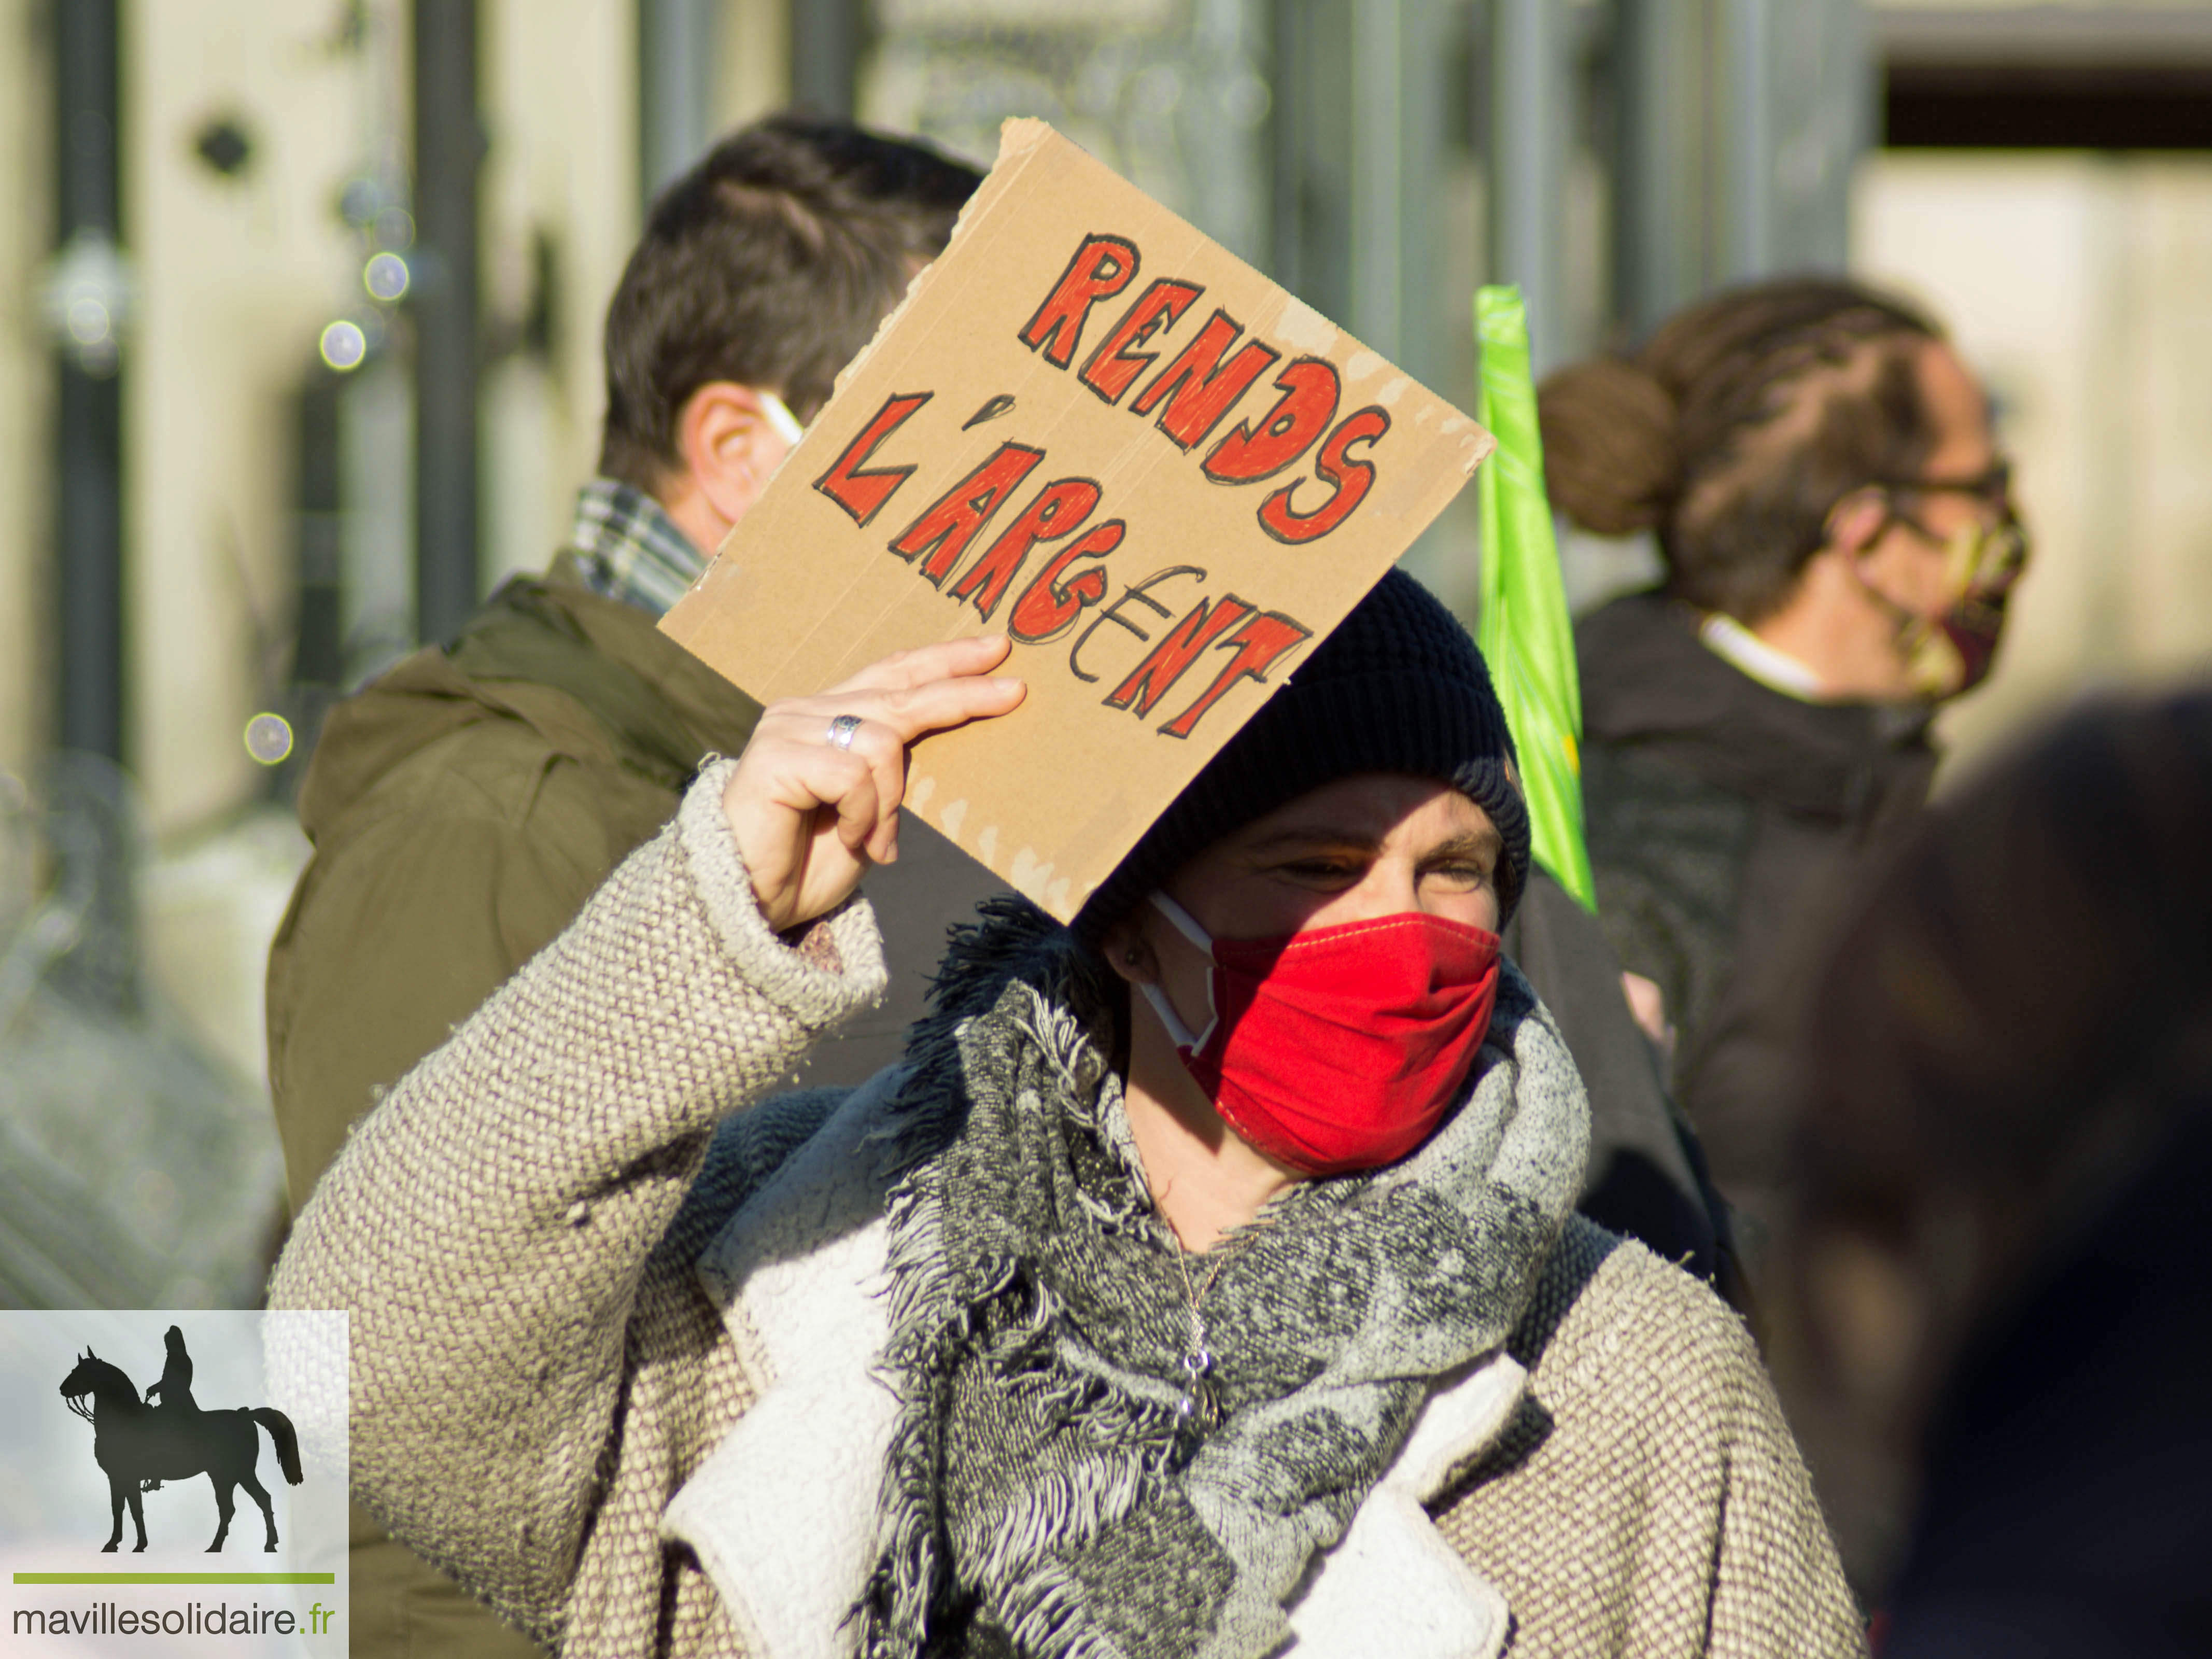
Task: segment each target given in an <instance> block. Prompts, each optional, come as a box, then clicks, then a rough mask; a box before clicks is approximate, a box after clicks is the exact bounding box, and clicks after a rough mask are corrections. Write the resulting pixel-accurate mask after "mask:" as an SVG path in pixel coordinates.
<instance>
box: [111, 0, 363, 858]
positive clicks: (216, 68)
mask: <svg viewBox="0 0 2212 1659" xmlns="http://www.w3.org/2000/svg"><path fill="white" fill-rule="evenodd" d="M369 10H370V14H371V18H372V25H371V27H372V31H373V33H374V32H379V31H382V32H386V36H385V38H384V39H383V40H373V41H372V44H371V46H370V48H369V51H370V53H371V54H372V55H373V54H374V52H376V51H377V50H379V49H380V46H381V45H384V44H387V43H388V30H389V28H390V27H391V24H392V17H393V14H394V11H395V8H394V7H393V6H392V4H391V3H389V0H386V3H384V4H381V5H374V4H373V5H372V6H371V7H370V8H369ZM336 16H337V8H336V7H325V6H288V5H283V4H281V3H279V4H271V3H270V0H194V3H193V4H191V5H188V6H179V5H169V4H163V3H159V0H141V3H138V4H135V5H131V6H128V7H126V8H125V17H124V40H123V82H124V85H123V99H124V108H125V131H124V138H125V150H124V174H125V191H126V198H125V231H126V236H127V240H128V246H129V248H130V251H131V256H132V259H133V263H134V265H135V268H136V271H137V282H138V290H139V308H138V313H137V322H136V325H135V327H134V330H133V333H132V337H131V340H130V341H129V343H127V345H126V348H125V353H126V355H125V373H126V374H128V376H129V379H128V381H127V382H126V392H125V400H126V401H125V478H126V486H125V487H126V497H125V509H124V511H125V587H126V595H127V599H126V603H127V607H128V609H127V611H126V616H125V628H126V649H127V651H128V653H129V658H130V664H131V671H130V678H131V703H130V732H131V736H130V738H129V743H130V757H131V763H132V767H133V769H134V770H135V771H136V772H137V776H138V779H139V782H140V785H141V787H143V791H144V793H145V799H146V802H147V805H148V808H149V813H150V816H151V818H152V822H153V827H154V829H155V833H156V834H157V835H160V836H173V835H174V834H176V833H178V832H180V831H186V830H190V829H193V828H196V827H197V826H200V825H203V824H205V823H209V822H210V821H211V820H213V819H215V818H217V817H221V816H222V814H224V813H226V812H227V811H229V810H231V809H232V808H234V806H236V805H238V804H239V803H240V801H242V800H243V799H246V797H247V796H248V795H249V794H250V793H251V792H252V789H253V787H254V786H255V782H256V777H257V769H256V768H255V766H254V763H253V762H252V758H251V757H249V756H248V755H247V754H246V749H245V745H244V744H243V742H242V741H241V738H240V733H241V732H242V730H243V728H244V726H245V724H246V720H247V719H248V717H249V716H251V715H252V714H253V713H254V711H255V710H256V708H260V707H264V706H266V703H267V701H268V699H269V698H270V696H272V695H273V693H274V690H275V689H276V684H277V681H276V676H278V675H280V674H281V673H282V672H283V666H284V665H283V658H282V655H281V651H282V647H283V641H284V640H285V639H286V637H287V636H288V635H289V630H290V623H291V605H292V599H291V592H290V583H289V542H288V526H287V525H286V522H285V513H284V507H285V502H286V499H287V492H288V488H289V484H288V474H289V421H290V417H289V407H288V398H289V393H290V392H291V391H292V389H293V388H294V387H295V386H297V385H298V384H299V382H300V380H301V379H302V377H303V376H305V375H306V374H308V373H310V372H315V373H320V372H322V371H321V370H319V369H318V368H314V365H315V364H316V362H317V357H316V341H317V339H318V337H319V335H320V333H321V331H322V329H323V326H324V325H325V323H327V322H328V321H330V320H331V319H333V318H334V317H337V315H339V314H340V313H342V312H343V311H344V310H346V309H347V308H349V307H350V306H351V305H352V304H353V303H354V301H355V296H356V295H357V294H358V292H359V289H358V288H357V286H356V284H357V283H358V280H359V277H358V273H359V264H358V260H357V259H356V257H355V252H354V246H353V241H352V239H351V237H350V235H349V234H348V233H347V231H346V229H345V228H344V226H343V223H342V222H340V221H339V219H338V217H337V213H336V211H335V208H334V204H335V202H336V199H337V191H338V189H339V186H340V185H342V184H343V181H344V179H346V177H347V176H348V175H349V173H350V172H351V171H353V170H355V169H356V168H357V167H359V166H360V165H361V163H362V161H363V160H365V159H366V152H367V149H368V145H369V144H370V143H372V142H373V139H374V124H373V108H374V106H373V99H374V71H373V65H372V64H370V63H369V62H368V60H367V59H365V58H362V57H357V56H354V55H349V54H347V53H344V52H338V51H337V50H334V49H333V47H332V46H331V40H330V37H331V26H332V23H333V21H335V18H336ZM217 113H229V114H233V115H234V116H235V117H236V118H239V119H240V122H241V123H242V125H245V126H246V128H247V130H248V131H251V132H252V135H253V137H254V139H255V154H254V157H253V160H252V164H251V166H250V167H249V168H248V169H247V170H246V173H244V175H243V176H242V177H241V178H240V179H235V180H232V179H222V178H221V177H219V176H218V175H216V173H213V172H212V171H211V170H210V169H209V168H208V167H205V166H204V165H203V164H202V163H201V162H200V161H199V160H198V158H197V156H196V155H194V153H193V149H192V140H193V137H194V136H195V134H196V133H197V131H198V129H199V127H200V125H201V124H202V123H203V122H204V121H205V120H206V119H207V118H209V117H210V116H211V115H214V114H217Z"/></svg>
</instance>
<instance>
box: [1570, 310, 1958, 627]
mask: <svg viewBox="0 0 2212 1659" xmlns="http://www.w3.org/2000/svg"><path fill="white" fill-rule="evenodd" d="M1940 339H1942V331H1940V330H1939V329H1937V327H1936V325H1935V324H1934V323H1933V322H1931V321H1930V320H1929V319H1928V318H1926V317H1924V316H1923V315H1922V314H1921V313H1919V312H1917V311H1915V310H1913V309H1912V308H1911V307H1910V306H1907V305H1905V303H1904V302H1903V301H1899V300H1896V299H1893V298H1891V297H1890V296H1889V295H1885V294H1881V293H1878V292H1876V291H1875V290H1874V289H1869V288H1865V287H1863V286H1861V285H1860V284H1858V283H1852V282H1845V281H1842V280H1839V279H1833V278H1826V277H1793V278H1785V279H1784V280H1782V281H1778V282H1771V283H1759V284H1756V285H1754V286H1753V287H1749V288H1741V289H1734V290H1732V291H1730V292H1728V293H1723V294H1720V295H1715V296H1714V297H1713V298H1711V299H1709V300H1706V301H1703V302H1702V303H1700V304H1699V305H1695V306H1692V307H1691V308H1690V309H1688V310H1687V311H1685V312H1683V313H1680V315H1678V316H1676V317H1674V318H1672V319H1669V320H1668V321H1667V322H1665V323H1663V324H1662V325H1660V327H1659V329H1658V331H1656V333H1654V334H1653V335H1652V337H1651V338H1650V340H1649V341H1648V342H1647V343H1645V344H1644V346H1643V348H1642V349H1639V350H1637V351H1633V352H1629V353H1626V354H1624V355H1619V356H1602V357H1595V358H1592V359H1590V360H1589V361H1588V362H1582V363H1577V364H1575V365H1573V366H1572V367H1571V368H1564V369H1561V370H1560V371H1559V373H1558V374H1554V375H1553V376H1552V377H1551V378H1550V379H1548V380H1546V381H1545V382H1544V385H1543V386H1542V387H1541V389H1540V390H1539V392H1538V406H1539V410H1540V413H1541V419H1542V425H1543V435H1544V475H1545V478H1546V480H1547V483H1548V484H1549V486H1550V489H1551V495H1552V501H1553V505H1554V506H1555V507H1558V508H1559V511H1560V512H1562V513H1565V515H1566V516H1567V517H1568V518H1569V519H1570V520H1572V521H1573V522H1574V523H1576V524H1577V525H1580V526H1582V527H1583V529H1585V530H1591V531H1595V532H1597V533H1598V534H1600V535H1607V536H1619V535H1626V534H1628V533H1629V532H1632V531H1637V530H1645V529H1648V530H1654V531H1656V532H1658V538H1659V546H1660V550H1661V551H1662V553H1663V554H1664V555H1665V556H1666V561H1667V574H1668V589H1669V591H1671V592H1674V594H1676V595H1677V596H1678V597H1680V598H1681V599H1686V600H1688V601H1689V602H1690V603H1691V604H1692V605H1697V606H1699V608H1700V609H1702V610H1706V611H1725V612H1727V613H1728V614H1729V616H1732V617H1736V618H1738V619H1739V620H1741V621H1743V622H1747V623H1755V622H1758V621H1760V620H1761V619H1763V618H1764V617H1767V616H1769V615H1771V614H1772V612H1774V611H1776V610H1778V609H1779V608H1780V607H1781V606H1782V605H1784V603H1785V602H1786V601H1787V600H1788V599H1789V598H1790V594H1791V592H1794V591H1795V590H1796V586H1797V583H1798V580H1799V578H1800V577H1801V576H1802V574H1803V572H1804V568H1805V565H1806V563H1807V562H1808V561H1809V560H1810V559H1811V558H1812V556H1814V554H1815V553H1817V552H1819V551H1820V547H1821V545H1822V544H1823V543H1824V542H1825V540H1826V536H1827V521H1828V515H1829V513H1830V512H1831V511H1832V509H1833V508H1834V507H1835V505H1836V503H1837V502H1838V501H1840V500H1841V499H1842V498H1843V497H1844V495H1848V494H1849V493H1850V491H1851V490H1853V489H1857V488H1859V487H1861V486H1862V485H1864V484H1868V483H1874V482H1875V481H1877V480H1882V479H1894V478H1903V477H1911V476H1913V475H1914V474H1916V473H1917V472H1918V471H1920V469H1921V468H1922V467H1923V465H1926V464H1927V459H1928V456H1929V453H1931V452H1932V450H1933V449H1934V447H1935V444H1936V430H1935V423H1934V421H1933V419H1932V417H1931V416H1929V412H1928V410H1927V409H1926V407H1925V406H1924V403H1923V398H1922V397H1921V393H1920V386H1919V382H1918V380H1917V379H1916V378H1915V375H1914V363H1915V362H1916V360H1917V355H1918V353H1919V352H1920V350H1921V349H1923V347H1924V346H1926V345H1927V343H1929V342H1930V341H1932V340H1940Z"/></svg>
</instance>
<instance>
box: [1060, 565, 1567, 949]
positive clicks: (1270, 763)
mask: <svg viewBox="0 0 2212 1659" xmlns="http://www.w3.org/2000/svg"><path fill="white" fill-rule="evenodd" d="M1354 772H1405V773H1410V774H1411V775H1413V776H1415V777H1421V778H1434V779H1436V780H1437V781H1439V782H1443V783H1448V784H1450V785H1451V786H1452V787H1454V788H1455V789H1457V790H1458V791H1459V792H1460V793H1462V794H1464V795H1466V796H1467V797H1468V799H1470V800H1472V801H1474V804H1475V805H1477V806H1480V808H1482V810H1483V811H1485V812H1486V813H1488V814H1489V815H1490V821H1491V823H1493V824H1495V825H1497V827H1498V834H1499V835H1500V836H1503V837H1504V841H1505V855H1504V860H1503V862H1502V863H1501V864H1500V866H1499V867H1498V905H1499V917H1498V921H1499V926H1501V927H1503V926H1504V921H1505V918H1507V917H1509V916H1510V915H1512V914H1513V907H1514V906H1515V905H1516V903H1518V902H1520V897H1521V891H1522V887H1523V885H1524V884H1526V882H1527V879H1528V805H1527V803H1526V802H1525V801H1524V800H1523V799H1522V794H1521V785H1520V775H1519V772H1518V770H1517V769H1516V766H1515V763H1514V757H1513V737H1512V733H1511V732H1509V731H1507V730H1506V726H1505V711H1504V709H1503V708H1500V707H1499V706H1498V694H1497V693H1496V692H1495V691H1493V690H1491V685H1490V674H1489V671H1487V670H1486V669H1485V668H1484V666H1483V664H1482V653H1480V652H1479V651H1477V650H1476V649H1475V648H1474V641H1473V640H1472V639H1469V638H1468V632H1467V629H1464V628H1462V626H1461V625H1460V623H1459V619H1458V618H1457V617H1454V616H1453V615H1452V614H1451V612H1450V611H1447V610H1445V609H1444V607H1443V605H1441V604H1439V603H1438V602H1437V599H1436V597H1435V596H1434V595H1433V594H1431V592H1429V591H1428V589H1426V588H1425V587H1423V586H1421V585H1420V584H1419V582H1417V581H1415V580H1413V578H1412V577H1411V576H1408V575H1407V574H1404V573H1403V572H1402V571H1399V570H1395V569H1394V570H1391V571H1390V572H1389V574H1386V575H1385V576H1384V577H1383V580H1381V581H1380V582H1378V583H1377V584H1376V586H1374V588H1373V589H1371V590H1370V592H1369V593H1368V595H1367V597H1366V598H1365V599H1362V600H1360V602H1359V603H1358V605H1354V606H1353V607H1352V614H1351V615H1350V616H1348V617H1346V618H1345V619H1344V620H1343V621H1342V622H1341V623H1339V624H1338V625H1337V627H1336V629H1335V631H1334V633H1332V634H1330V635H1328V638H1326V639H1324V640H1323V641H1322V642H1321V643H1320V644H1319V645H1317V646H1316V647H1314V649H1313V651H1312V653H1311V654H1310V655H1309V656H1308V657H1307V658H1306V659H1305V660H1304V662H1302V663H1300V664H1299V665H1298V666H1297V669H1296V670H1295V671H1293V672H1292V673H1291V677H1290V678H1289V680H1288V681H1286V682H1285V684H1283V685H1282V687H1281V688H1280V689H1279V690H1277V691H1276V693H1275V695H1274V696H1272V697H1270V698H1268V699H1267V702H1265V703H1264V704H1262V705H1261V709H1260V712H1259V713H1258V714H1255V715H1254V716H1253V717H1252V718H1251V720H1249V721H1248V722H1246V724H1245V726H1244V727H1243V730H1242V731H1240V732H1237V735H1236V736H1235V737H1233V738H1231V739H1230V740H1229V742H1228V743H1227V744H1225V745H1224V746H1223V748H1222V750H1221V752H1220V753H1219V754H1218V755H1216V756H1215V757H1213V758H1212V760H1211V761H1209V762H1207V763H1206V769H1205V770H1204V771H1202V772H1200V774H1199V775H1197V776H1196V777H1195V778H1193V779H1192V780H1191V781H1190V782H1189V784H1188V786H1186V787H1185V788H1184V790H1183V792H1182V793H1181V794H1180V795H1177V796H1176V799H1175V804H1174V805H1171V806H1170V807H1169V808H1168V810H1167V811H1165V812H1164V813H1162V814H1161V815H1160V817H1159V819H1158V822H1156V823H1154V824H1153V825H1152V828H1151V829H1148V830H1146V832H1145V836H1144V838H1143V839H1142V840H1141V841H1139V842H1138V843H1137V844H1136V846H1135V847H1133V848H1131V849H1130V851H1129V854H1128V856H1127V857H1126V858H1124V859H1123V860H1121V863H1120V864H1118V865H1116V866H1115V867H1114V872H1113V874H1111V875H1109V876H1108V877H1107V878H1106V879H1105V880H1104V881H1103V882H1101V883H1100V884H1098V887H1097V890H1095V891H1094V892H1093V893H1092V894H1091V896H1090V898H1089V899H1088V900H1087V901H1085V904H1084V906H1083V908H1082V909H1081V910H1080V911H1079V912H1078V913H1077V915H1076V918H1075V924H1074V927H1075V932H1076V934H1077V936H1078V937H1079V938H1081V939H1084V940H1085V941H1087V942H1089V943H1091V944H1093V945H1095V944H1097V941H1098V940H1099V939H1100V938H1101V937H1102V936H1103V934H1104V933H1105V932H1106V930H1107V929H1108V928H1109V927H1112V926H1113V925H1114V924H1115V922H1116V921H1120V920H1121V917H1123V916H1125V915H1127V914H1128V913H1129V912H1130V911H1131V910H1133V909H1134V908H1136V907H1137V905H1138V904H1139V903H1140V902H1142V901H1143V900H1144V898H1145V896H1146V895H1147V894H1149V893H1152V892H1154V891H1157V890H1158V888H1159V887H1160V885H1161V884H1163V883H1164V882H1165V881H1166V880H1167V879H1168V878H1169V877H1170V876H1171V875H1173V874H1174V873H1175V872H1176V870H1178V869H1180V868H1181V867H1182V866H1183V865H1184V864H1185V863H1186V862H1188V860H1190V859H1192V858H1194V857H1195V856H1196V855H1197V854H1199V853H1200V852H1203V851H1204V850H1205V849H1206V848H1208V847H1210V846H1212V844H1213V843H1214V842H1217V841H1219V840H1220V839H1221V838H1222V837H1223V836H1226V835H1229V834H1230V833H1231V832H1232V831H1234V830H1237V829H1242V828H1243V826H1244V825H1246V824H1248V823H1251V822H1252V820H1253V819H1255V818H1257V817H1265V816H1266V815H1267V814H1268V813H1269V812H1272V811H1274V810H1275V809H1276V808H1277V807H1279V806H1281V805H1285V804H1286V803H1287V802H1290V801H1292V800H1295V799H1297V798H1298V797H1299V796H1300V795H1303V794H1304V793H1307V792H1308V791H1309V790H1312V789H1318V788H1320V787H1322V785H1323V784H1325V783H1333V782H1334V781H1336V780H1337V779H1338V778H1341V777H1346V776H1348V775H1351V774H1352V773H1354Z"/></svg>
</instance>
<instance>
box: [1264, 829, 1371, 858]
mask: <svg viewBox="0 0 2212 1659" xmlns="http://www.w3.org/2000/svg"><path fill="white" fill-rule="evenodd" d="M1382 845H1383V837H1382V836H1379V835H1375V834H1372V833H1370V832H1369V831H1365V830H1359V829H1345V828H1343V827H1342V826H1340V825H1329V824H1292V825H1290V826H1288V827H1286V828H1285V829H1277V830H1274V831H1273V832H1271V833H1270V834H1267V835H1265V836H1261V837H1260V838H1259V839H1258V840H1257V841H1254V842H1248V843H1247V844H1246V848H1245V850H1246V851H1247V852H1252V853H1274V852H1280V851H1283V850H1284V849H1285V848H1297V847H1337V848H1354V849H1357V850H1358V851H1361V852H1372V851H1374V850H1375V849H1376V848H1378V847H1380V846H1382Z"/></svg>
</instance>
